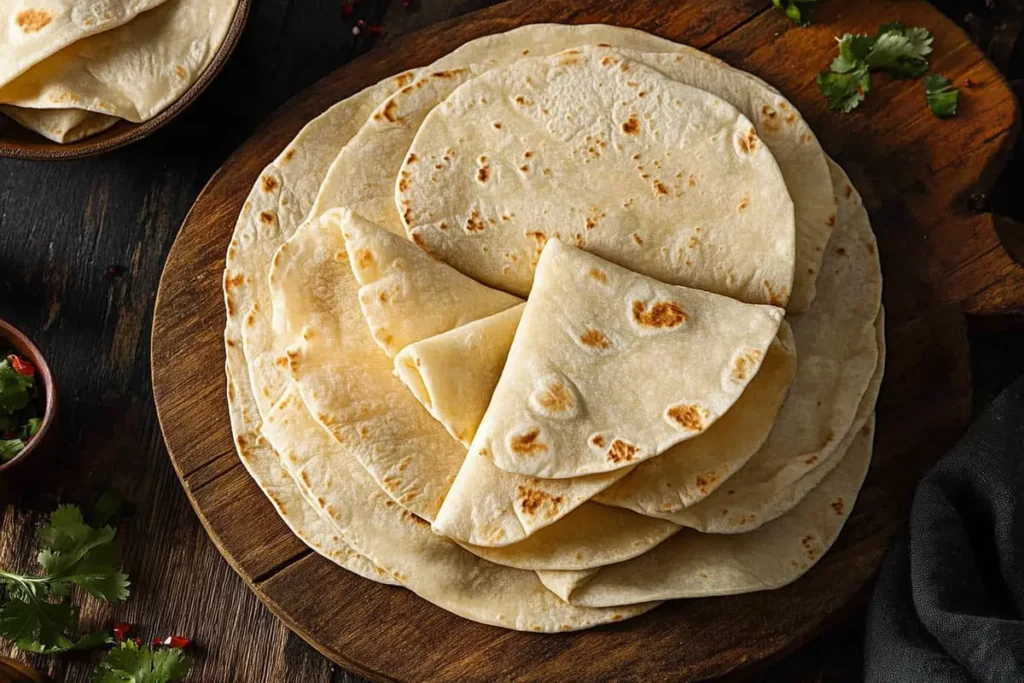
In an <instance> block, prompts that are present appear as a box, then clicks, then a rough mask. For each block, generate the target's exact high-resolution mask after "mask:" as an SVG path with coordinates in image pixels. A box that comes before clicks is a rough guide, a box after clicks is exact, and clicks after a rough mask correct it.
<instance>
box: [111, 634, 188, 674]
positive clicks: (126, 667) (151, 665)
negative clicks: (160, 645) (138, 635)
mask: <svg viewBox="0 0 1024 683" xmlns="http://www.w3.org/2000/svg"><path fill="white" fill-rule="evenodd" d="M191 668H192V662H191V660H190V659H189V658H188V657H186V656H185V653H184V652H182V651H181V650H178V649H160V650H153V649H152V648H150V647H147V646H142V647H139V646H137V645H136V644H135V643H133V642H132V641H130V640H126V641H124V642H122V643H120V644H119V645H118V646H117V647H115V648H114V649H113V650H111V651H110V652H109V653H108V654H107V656H106V657H104V658H103V661H102V662H100V664H99V666H98V667H97V669H96V673H95V676H94V678H93V683H170V682H171V681H177V680H180V679H182V678H184V677H185V676H187V675H188V672H189V669H191Z"/></svg>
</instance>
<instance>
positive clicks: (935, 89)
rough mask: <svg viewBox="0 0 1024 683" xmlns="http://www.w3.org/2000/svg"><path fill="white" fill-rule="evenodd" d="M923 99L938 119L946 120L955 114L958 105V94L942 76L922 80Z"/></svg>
mask: <svg viewBox="0 0 1024 683" xmlns="http://www.w3.org/2000/svg"><path fill="white" fill-rule="evenodd" d="M924 92H925V99H927V100H928V108H929V109H931V110H932V113H933V114H935V116H937V117H938V118H940V119H948V118H949V117H951V116H953V115H954V114H956V108H957V105H959V104H960V92H959V91H958V90H957V89H956V88H954V87H953V84H952V82H951V81H950V80H949V79H948V78H946V77H945V76H943V75H942V74H932V75H931V76H929V77H928V78H926V79H924Z"/></svg>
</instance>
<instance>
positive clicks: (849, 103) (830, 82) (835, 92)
mask: <svg viewBox="0 0 1024 683" xmlns="http://www.w3.org/2000/svg"><path fill="white" fill-rule="evenodd" d="M817 83H818V88H820V89H821V94H823V95H824V96H825V98H826V99H827V100H828V108H829V109H832V110H836V111H843V112H851V111H853V110H854V109H856V108H857V107H858V106H859V105H860V103H861V102H863V101H864V97H865V96H866V95H867V94H868V93H869V92H871V72H870V71H869V70H868V67H867V65H864V64H862V65H860V66H858V67H857V68H856V69H854V70H852V71H850V72H848V73H835V72H833V71H822V72H821V73H819V74H818V78H817Z"/></svg>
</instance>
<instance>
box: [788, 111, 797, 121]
mask: <svg viewBox="0 0 1024 683" xmlns="http://www.w3.org/2000/svg"><path fill="white" fill-rule="evenodd" d="M786 123H796V114H795V113H793V114H790V115H789V116H787V117H786Z"/></svg>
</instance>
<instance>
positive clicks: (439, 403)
mask: <svg viewBox="0 0 1024 683" xmlns="http://www.w3.org/2000/svg"><path fill="white" fill-rule="evenodd" d="M524 306H525V304H520V305H518V306H515V307H513V308H509V309H508V310H505V311H502V312H501V313H495V314H494V315H491V316H488V317H486V318H481V319H480V320H475V321H473V322H471V323H467V324H465V325H462V326H461V327H457V328H455V329H453V330H449V331H448V332H444V333H443V334H439V335H436V336H434V337H430V338H429V339H423V340H422V341H418V342H416V343H413V344H410V345H408V346H406V347H405V348H404V349H402V350H401V351H399V352H398V355H396V356H395V374H396V375H398V378H399V379H401V380H402V381H403V382H405V385H406V386H407V387H409V391H411V392H412V394H413V396H415V397H416V398H417V399H418V400H419V402H420V403H422V404H423V407H424V408H426V409H427V410H428V411H430V414H431V415H433V416H434V418H435V419H436V420H437V421H438V422H440V423H441V424H442V425H444V428H445V429H447V430H448V433H449V434H451V435H452V437H454V438H455V440H456V441H458V442H459V443H461V444H462V445H463V446H466V447H467V448H468V447H469V444H470V442H471V441H473V436H474V435H476V428H477V427H479V426H480V420H482V419H483V417H484V411H486V410H487V404H488V403H490V402H491V394H493V393H494V387H496V386H497V385H498V379H499V378H500V377H501V370H502V368H504V367H505V359H506V358H507V357H508V350H509V348H510V347H511V346H512V338H513V337H514V336H515V334H516V327H518V326H519V319H520V318H521V317H522V316H523V308H524Z"/></svg>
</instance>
